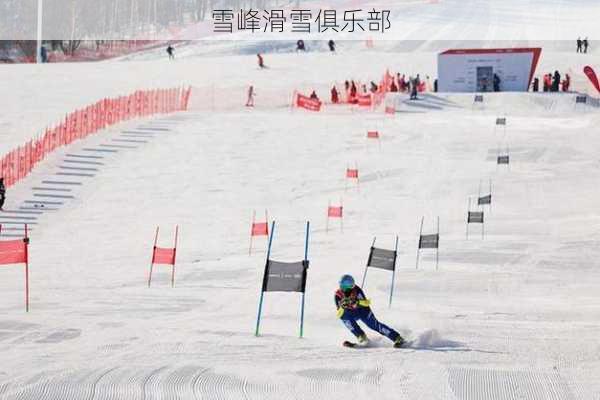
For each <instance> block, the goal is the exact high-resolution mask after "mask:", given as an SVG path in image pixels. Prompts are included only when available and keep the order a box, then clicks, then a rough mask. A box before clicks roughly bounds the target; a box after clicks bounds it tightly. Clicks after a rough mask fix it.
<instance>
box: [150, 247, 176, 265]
mask: <svg viewBox="0 0 600 400" xmlns="http://www.w3.org/2000/svg"><path fill="white" fill-rule="evenodd" d="M152 263H153V264H165V265H175V249H169V248H163V247H155V248H154V254H153V256H152Z"/></svg>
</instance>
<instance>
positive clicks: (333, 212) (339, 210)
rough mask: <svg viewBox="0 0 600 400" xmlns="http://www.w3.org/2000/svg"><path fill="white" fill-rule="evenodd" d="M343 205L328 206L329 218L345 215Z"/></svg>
mask: <svg viewBox="0 0 600 400" xmlns="http://www.w3.org/2000/svg"><path fill="white" fill-rule="evenodd" d="M343 211H344V207H343V206H329V207H328V208H327V216H328V217H329V218H342V217H343Z"/></svg>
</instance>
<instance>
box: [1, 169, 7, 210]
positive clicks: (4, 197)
mask: <svg viewBox="0 0 600 400" xmlns="http://www.w3.org/2000/svg"><path fill="white" fill-rule="evenodd" d="M4 200H6V186H4V178H1V177H0V210H2V206H4Z"/></svg>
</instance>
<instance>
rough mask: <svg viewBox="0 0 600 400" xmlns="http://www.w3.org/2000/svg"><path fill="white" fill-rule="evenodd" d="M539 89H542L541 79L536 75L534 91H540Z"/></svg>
mask: <svg viewBox="0 0 600 400" xmlns="http://www.w3.org/2000/svg"><path fill="white" fill-rule="evenodd" d="M539 90H540V79H539V78H537V77H536V78H535V79H534V80H533V91H534V92H538V91H539Z"/></svg>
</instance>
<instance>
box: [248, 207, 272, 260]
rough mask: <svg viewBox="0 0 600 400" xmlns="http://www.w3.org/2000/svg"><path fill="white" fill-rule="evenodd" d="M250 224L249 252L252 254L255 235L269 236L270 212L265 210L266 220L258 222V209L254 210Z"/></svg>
mask: <svg viewBox="0 0 600 400" xmlns="http://www.w3.org/2000/svg"><path fill="white" fill-rule="evenodd" d="M250 226H251V227H250V247H249V248H248V254H249V255H252V239H253V238H254V236H269V212H268V211H267V210H265V221H264V222H256V210H252V224H251V225H250Z"/></svg>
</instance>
